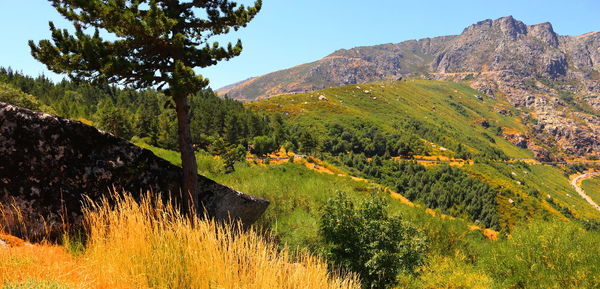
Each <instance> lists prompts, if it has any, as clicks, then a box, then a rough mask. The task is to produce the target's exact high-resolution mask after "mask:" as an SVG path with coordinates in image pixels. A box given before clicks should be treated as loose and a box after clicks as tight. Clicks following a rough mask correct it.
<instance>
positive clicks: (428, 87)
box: [248, 80, 532, 158]
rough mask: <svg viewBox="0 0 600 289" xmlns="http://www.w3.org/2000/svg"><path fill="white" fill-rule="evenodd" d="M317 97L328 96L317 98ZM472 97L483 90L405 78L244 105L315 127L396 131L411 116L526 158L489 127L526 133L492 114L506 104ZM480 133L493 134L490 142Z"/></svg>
mask: <svg viewBox="0 0 600 289" xmlns="http://www.w3.org/2000/svg"><path fill="white" fill-rule="evenodd" d="M366 91H368V92H366ZM320 95H324V96H325V97H327V100H326V101H323V100H322V101H319V100H318V97H319V96H320ZM476 95H482V94H481V93H479V92H477V91H475V90H473V89H471V88H469V87H468V86H466V85H464V84H461V83H454V82H441V81H428V80H408V81H395V82H376V83H371V84H361V85H351V86H344V87H336V88H330V89H325V90H320V91H316V92H312V93H308V94H299V95H283V96H277V97H272V98H269V99H265V100H261V101H257V102H252V103H249V104H248V107H249V108H251V109H254V110H263V111H265V110H266V111H277V112H283V113H287V114H288V116H289V118H290V119H291V120H292V121H295V122H298V123H303V124H306V125H310V126H312V127H314V128H315V129H317V130H324V127H325V124H335V123H338V124H343V123H345V122H347V121H348V120H353V119H357V118H358V119H361V120H363V121H366V122H369V123H371V124H374V125H376V126H378V127H380V128H382V129H383V130H385V131H390V132H391V131H395V130H397V129H395V128H394V125H396V124H399V123H401V122H402V121H404V120H407V119H413V120H418V121H420V122H423V123H426V124H428V125H429V126H430V127H435V128H436V129H438V130H440V131H441V132H442V134H443V135H444V136H445V137H446V139H447V141H448V142H449V143H453V144H458V143H462V144H463V145H464V146H466V147H468V148H470V150H471V151H473V152H478V151H479V149H478V147H481V146H492V147H495V148H498V149H500V150H502V151H504V152H505V153H506V154H507V155H508V156H509V157H511V158H530V157H531V156H532V155H531V152H530V151H528V150H525V149H521V148H518V147H516V146H514V145H512V144H511V143H509V142H508V141H506V140H504V139H503V138H502V137H499V136H496V131H494V128H496V127H504V128H508V129H509V130H511V131H519V132H525V131H526V129H525V127H524V125H523V124H522V123H520V121H519V119H518V118H517V117H514V116H504V115H501V114H499V113H497V112H495V111H496V110H498V109H499V108H504V109H506V110H511V107H510V106H509V105H508V104H507V103H505V102H502V101H499V100H496V99H492V98H490V97H487V96H484V99H483V101H480V100H478V99H477V98H476V97H475V96H476ZM457 106H460V107H462V108H463V109H464V112H461V111H459V110H460V109H457V108H456V107H457ZM481 120H486V121H487V122H488V123H489V124H490V125H491V127H490V128H487V129H486V128H484V127H483V126H481V125H480V124H479V123H478V121H481ZM484 133H485V134H487V135H488V136H489V137H491V138H493V140H494V142H495V144H494V143H492V142H491V141H490V140H488V138H487V137H486V136H484ZM430 141H431V140H430Z"/></svg>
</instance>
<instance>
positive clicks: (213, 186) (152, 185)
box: [0, 102, 269, 234]
mask: <svg viewBox="0 0 600 289" xmlns="http://www.w3.org/2000/svg"><path fill="white" fill-rule="evenodd" d="M181 178H182V170H181V168H179V167H177V166H175V165H173V164H171V163H169V162H167V161H166V160H163V159H161V158H159V157H157V156H155V155H154V154H153V153H152V152H151V151H149V150H146V149H142V148H140V147H137V146H135V145H133V144H131V143H129V142H127V141H125V140H122V139H120V138H117V137H115V136H113V135H111V134H109V133H105V132H102V131H99V130H97V129H96V128H94V127H91V126H88V125H85V124H83V123H81V122H78V121H72V120H68V119H63V118H60V117H55V116H52V115H48V114H44V113H39V112H34V111H31V110H28V109H24V108H20V107H17V106H13V105H10V104H6V103H3V102H0V203H2V204H5V205H8V204H13V203H14V204H17V206H18V207H19V210H21V212H22V214H23V215H26V216H28V217H30V218H31V217H33V216H37V217H39V219H40V220H42V219H43V222H44V223H45V224H41V223H40V224H38V225H39V226H40V228H37V229H35V228H34V230H33V231H36V232H37V231H39V232H40V234H41V232H42V231H44V230H47V229H48V228H53V229H57V230H58V229H59V228H60V227H61V226H62V225H63V220H68V221H69V222H70V223H75V224H77V223H78V222H79V221H80V219H81V204H82V201H83V198H84V195H87V196H89V197H90V198H91V199H92V200H98V199H99V198H100V197H101V196H102V195H103V194H105V193H107V192H109V191H110V190H112V189H113V188H114V189H116V190H117V191H122V190H124V191H127V192H130V193H133V194H134V195H135V194H137V195H139V193H140V192H147V191H153V192H160V193H161V194H162V196H164V197H165V198H166V196H167V193H168V192H173V194H172V197H173V198H174V199H176V200H177V199H178V196H179V195H180V192H181V189H180V182H181ZM198 187H199V190H200V192H199V193H200V196H201V200H202V204H203V205H204V206H205V208H206V210H207V213H208V214H209V215H210V216H211V217H214V218H215V219H218V220H224V219H229V218H231V219H237V220H240V221H241V222H242V223H244V224H245V225H249V224H252V223H253V222H255V221H256V220H257V218H258V217H260V216H261V214H262V213H263V212H264V211H265V210H266V208H267V206H268V204H269V202H268V201H266V200H264V199H260V198H255V197H252V196H248V195H245V194H243V193H240V192H238V191H236V190H234V189H232V188H229V187H227V186H224V185H221V184H218V183H216V182H214V181H212V180H210V179H208V178H205V177H203V176H199V186H198ZM0 217H2V216H0ZM32 225H33V224H32Z"/></svg>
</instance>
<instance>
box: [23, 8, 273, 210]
mask: <svg viewBox="0 0 600 289" xmlns="http://www.w3.org/2000/svg"><path fill="white" fill-rule="evenodd" d="M49 1H50V2H51V3H52V5H53V6H54V8H56V10H57V11H58V12H59V13H60V14H62V15H63V16H64V17H65V18H66V19H68V20H69V21H71V22H72V23H73V25H74V27H75V33H74V34H72V33H69V32H68V31H67V30H59V29H56V27H55V26H54V24H53V23H52V22H50V31H51V32H52V41H50V40H42V41H40V42H39V43H38V44H35V43H34V42H33V41H30V42H29V46H30V47H31V54H32V55H33V57H34V58H36V59H37V60H39V61H40V62H42V63H44V64H46V66H47V67H48V69H50V70H52V71H54V72H56V73H66V74H68V75H69V76H70V77H71V78H73V79H76V80H86V81H92V82H95V83H114V84H120V85H124V86H128V87H132V88H135V89H140V88H150V87H156V88H157V89H159V90H161V89H163V88H166V89H165V92H166V93H167V94H168V95H169V96H171V97H172V98H173V101H174V102H175V110H176V112H177V123H178V126H179V133H178V135H179V150H180V152H181V161H182V166H183V180H182V188H183V191H184V192H185V193H186V194H185V195H186V201H187V204H186V207H187V208H189V209H192V210H196V209H198V208H199V207H200V206H199V203H198V202H199V196H198V190H197V179H198V175H197V174H198V171H197V164H196V158H195V156H194V150H193V147H192V143H191V133H190V119H189V115H190V114H189V104H188V97H189V96H190V95H193V94H195V93H197V92H198V91H200V90H201V89H202V88H205V87H206V86H208V80H207V79H205V78H203V77H202V76H200V75H196V73H195V72H194V70H193V68H195V67H207V66H211V65H215V64H217V62H218V61H221V60H228V59H230V58H232V57H235V56H238V55H239V54H240V53H241V51H242V43H241V41H239V40H238V42H237V43H236V44H235V45H232V44H231V43H229V44H228V45H227V47H226V48H225V47H222V46H220V45H219V43H218V42H212V43H211V42H210V41H209V39H210V38H211V37H212V36H216V35H220V34H226V33H228V32H229V31H230V30H231V29H234V30H238V29H239V28H240V27H245V26H246V24H247V23H248V22H250V21H251V20H252V19H253V18H254V16H255V15H256V14H257V13H258V12H259V11H260V8H261V6H262V2H261V0H257V1H256V2H255V4H254V6H252V7H245V6H244V5H239V6H238V4H237V3H235V2H233V1H227V0H189V1H179V0H85V1H82V0H49ZM87 29H94V33H93V34H91V35H90V34H87V33H86V32H87ZM101 30H102V31H103V32H106V33H107V34H109V35H111V36H112V37H111V38H114V40H112V41H107V40H104V39H103V38H102V37H101V36H100V31H101Z"/></svg>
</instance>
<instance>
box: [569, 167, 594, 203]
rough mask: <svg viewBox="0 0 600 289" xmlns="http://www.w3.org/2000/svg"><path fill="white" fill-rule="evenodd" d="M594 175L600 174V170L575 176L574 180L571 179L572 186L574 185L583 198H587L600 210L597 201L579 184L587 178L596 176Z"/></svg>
mask: <svg viewBox="0 0 600 289" xmlns="http://www.w3.org/2000/svg"><path fill="white" fill-rule="evenodd" d="M594 176H600V172H593V173H586V174H583V175H579V176H577V177H575V178H573V180H571V186H573V188H575V190H576V191H577V193H578V194H579V195H580V196H581V197H582V198H583V199H585V200H586V201H587V202H588V203H590V205H592V206H593V207H594V208H596V210H598V211H600V206H598V204H596V202H594V200H592V198H590V196H588V195H586V193H585V192H584V191H583V189H582V188H581V187H580V186H579V184H580V182H582V181H583V180H585V179H589V178H591V177H594Z"/></svg>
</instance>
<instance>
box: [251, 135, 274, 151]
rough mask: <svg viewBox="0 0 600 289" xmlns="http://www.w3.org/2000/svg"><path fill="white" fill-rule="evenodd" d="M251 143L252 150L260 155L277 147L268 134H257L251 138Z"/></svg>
mask: <svg viewBox="0 0 600 289" xmlns="http://www.w3.org/2000/svg"><path fill="white" fill-rule="evenodd" d="M252 144H253V145H254V148H253V149H252V152H253V153H255V154H257V155H260V156H264V155H267V154H269V153H271V152H273V151H275V150H276V149H277V144H276V143H275V140H274V139H273V138H271V137H268V136H257V137H255V138H254V139H252Z"/></svg>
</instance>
